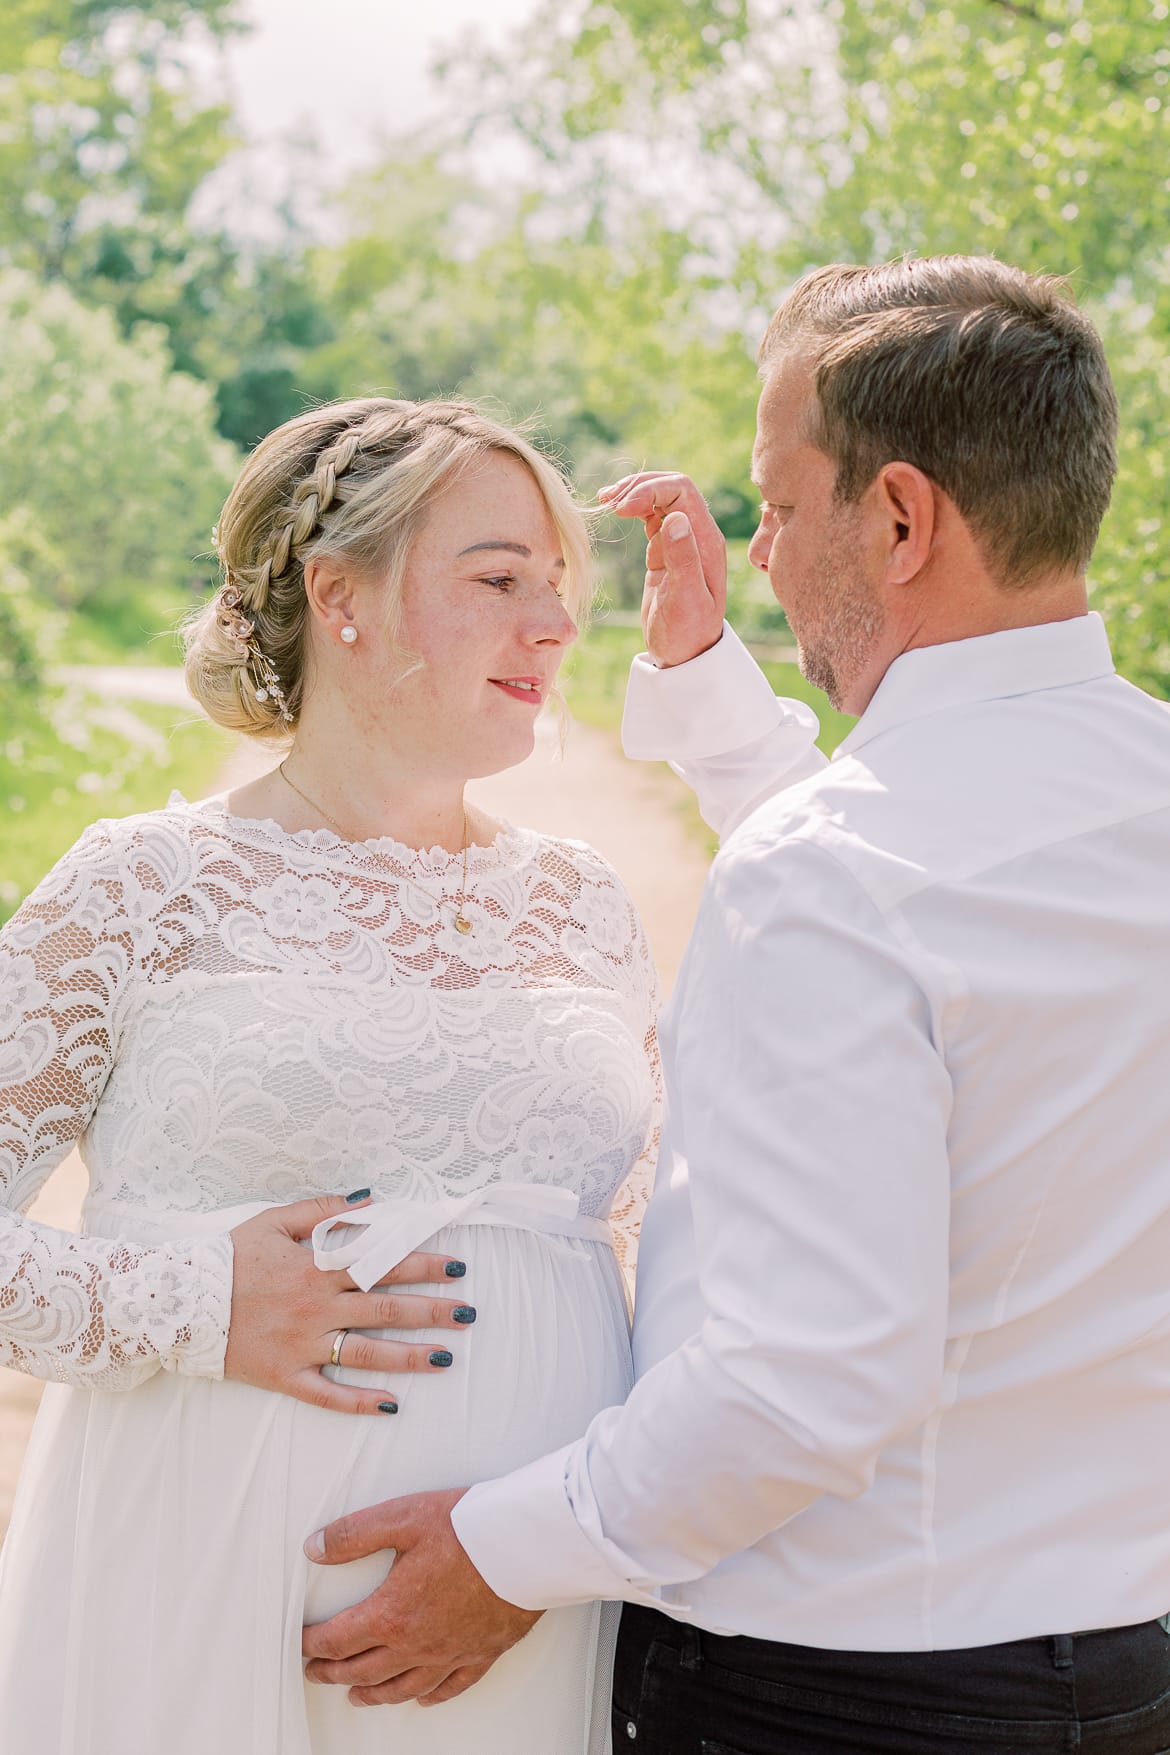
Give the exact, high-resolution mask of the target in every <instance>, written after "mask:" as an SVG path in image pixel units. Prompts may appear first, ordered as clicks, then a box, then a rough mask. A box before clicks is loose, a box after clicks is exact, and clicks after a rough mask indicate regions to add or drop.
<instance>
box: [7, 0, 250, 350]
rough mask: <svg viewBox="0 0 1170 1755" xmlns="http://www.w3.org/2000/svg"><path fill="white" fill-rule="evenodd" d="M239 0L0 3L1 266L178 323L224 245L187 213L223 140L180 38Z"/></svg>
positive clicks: (215, 268)
mask: <svg viewBox="0 0 1170 1755" xmlns="http://www.w3.org/2000/svg"><path fill="white" fill-rule="evenodd" d="M236 10H237V3H236V0H150V3H146V4H134V3H133V0H118V3H112V4H111V3H106V4H102V3H98V0H7V4H6V5H5V8H4V30H3V33H2V40H0V188H3V190H4V200H3V202H0V264H9V265H12V266H17V267H23V268H26V269H29V270H30V271H32V272H33V273H35V274H36V275H37V276H38V278H40V279H42V280H45V281H56V280H62V281H64V282H65V283H66V284H67V285H69V286H71V287H72V288H73V289H74V290H75V291H76V292H78V293H79V294H81V295H82V296H83V297H85V298H87V299H94V300H100V301H102V302H104V303H109V304H112V305H114V306H115V308H116V309H117V311H118V314H119V317H120V320H121V323H122V326H123V328H128V327H130V325H131V324H132V323H133V322H134V321H136V320H137V319H138V318H140V317H143V316H148V317H150V318H151V319H153V320H155V321H159V322H163V323H166V324H167V326H168V329H176V330H177V329H181V328H182V327H183V325H184V320H185V319H189V318H190V317H191V315H192V314H193V311H194V309H195V308H196V307H197V306H198V305H199V303H200V301H201V296H202V295H203V294H205V293H206V292H208V291H209V290H210V289H211V288H213V287H214V285H215V282H216V278H217V275H218V274H219V273H220V272H221V271H222V266H223V249H224V247H223V245H222V243H220V244H219V245H216V244H212V243H209V242H208V241H207V240H205V239H204V240H200V239H199V238H197V236H196V234H195V233H194V232H193V231H192V230H191V228H190V226H189V225H188V224H187V221H186V218H185V215H186V210H187V207H188V204H189V202H190V200H191V197H192V195H193V194H194V192H195V190H196V189H197V188H198V187H199V185H200V183H201V182H202V181H203V179H204V178H205V177H206V175H207V174H208V172H209V171H211V170H212V169H213V168H214V167H215V166H216V165H218V164H219V163H220V162H221V160H222V159H223V157H224V156H225V154H226V153H227V152H228V150H229V149H230V147H231V146H232V144H233V136H232V134H231V133H230V131H229V128H228V111H227V110H226V108H225V107H224V106H223V105H222V104H210V105H209V104H207V103H205V102H203V100H202V97H201V94H200V90H199V81H198V78H197V76H196V72H195V68H194V64H193V60H192V55H191V47H192V44H193V43H194V42H197V41H198V39H199V38H200V36H202V37H203V38H204V39H207V38H211V39H212V40H214V39H216V38H218V37H222V36H223V35H224V34H225V33H226V32H227V31H228V30H230V29H231V28H232V15H233V13H234V12H235V11H236Z"/></svg>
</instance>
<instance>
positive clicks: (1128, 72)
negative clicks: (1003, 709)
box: [0, 0, 1170, 886]
mask: <svg viewBox="0 0 1170 1755" xmlns="http://www.w3.org/2000/svg"><path fill="white" fill-rule="evenodd" d="M242 28H244V25H243V7H242V4H241V0H143V3H138V4H135V3H133V0H10V4H9V5H8V6H7V7H6V8H5V17H4V31H3V33H2V38H3V40H2V41H0V186H2V187H3V189H4V200H3V202H2V203H0V409H2V411H3V412H2V414H0V464H2V466H3V468H2V474H3V480H4V487H5V493H4V503H3V508H2V509H0V714H2V717H3V732H2V733H0V737H3V738H4V739H5V740H6V747H8V748H12V747H15V746H17V745H19V746H20V748H21V750H22V752H23V753H22V755H21V756H20V757H19V758H12V757H9V758H7V759H8V762H9V767H8V768H7V769H6V770H5V771H4V773H3V774H2V775H0V802H2V800H3V797H5V796H8V797H20V798H23V799H24V801H25V802H24V807H23V809H24V813H25V814H24V815H23V817H22V814H21V810H20V808H18V807H10V814H9V815H8V816H7V817H6V819H5V820H6V824H7V827H6V829H5V859H4V865H3V869H2V871H0V876H2V877H3V880H4V881H5V882H6V883H8V884H9V885H10V886H11V885H12V884H13V883H17V882H23V881H24V879H23V877H21V878H19V879H18V878H16V877H14V876H13V875H12V873H13V872H14V871H16V870H18V869H19V870H20V871H21V872H24V871H26V870H27V871H28V872H33V871H34V868H35V867H36V864H37V861H38V860H39V859H41V857H42V856H41V853H39V852H36V853H34V854H32V855H31V856H28V858H26V853H25V851H24V849H25V844H26V842H27V843H28V844H29V845H30V846H34V845H35V846H37V847H41V846H42V842H41V840H39V839H37V837H36V836H33V835H32V828H33V825H34V822H35V821H39V822H41V824H42V827H44V826H45V825H49V827H48V830H47V838H46V839H45V840H44V841H43V847H44V848H45V849H48V847H49V844H50V843H51V842H52V841H53V839H54V835H55V833H56V826H60V827H61V828H62V829H65V828H66V827H67V826H68V825H69V824H71V823H73V822H74V821H75V820H76V821H78V822H79V821H81V820H84V818H85V816H86V815H88V814H92V812H93V811H94V810H95V809H97V808H99V807H100V808H102V809H106V808H110V809H120V808H131V807H132V806H130V805H126V804H125V803H123V802H120V801H122V800H124V799H126V798H130V799H131V800H132V801H133V802H138V801H139V800H140V794H139V791H138V790H136V789H137V788H138V786H139V780H141V781H142V784H143V785H144V786H146V787H147V790H149V787H150V786H151V785H153V783H154V779H155V778H156V777H158V776H156V775H155V774H154V771H153V769H152V768H151V765H150V763H149V762H148V761H146V760H145V758H144V759H143V761H141V762H139V763H138V764H137V766H135V767H134V768H133V770H132V771H131V770H130V769H127V770H126V779H125V788H129V790H126V789H125V788H123V789H122V790H119V791H116V792H115V794H114V795H113V796H112V797H111V798H110V799H105V798H104V797H103V798H98V796H97V795H96V794H95V795H93V797H90V796H89V795H87V794H86V793H85V791H84V788H83V789H82V791H81V792H80V793H79V792H78V791H77V786H76V783H77V781H78V779H79V778H80V777H81V776H82V775H83V774H84V773H87V772H93V773H101V772H102V771H103V770H105V769H108V770H109V771H111V772H113V773H114V774H118V773H120V772H121V771H122V769H123V768H124V767H125V762H124V759H123V758H124V753H125V752H124V749H123V746H122V744H120V743H118V734H116V733H115V732H114V731H113V730H111V729H110V728H109V727H107V728H106V729H105V730H102V728H101V727H100V726H98V727H97V729H96V730H95V731H94V737H95V739H96V741H95V743H94V746H93V750H94V752H95V753H94V754H93V756H92V759H91V758H90V757H86V758H85V759H86V761H88V762H89V766H88V767H77V764H76V762H75V761H74V757H75V756H77V759H78V760H81V757H80V755H79V752H78V751H77V750H76V748H75V747H74V745H73V744H71V743H70V741H69V740H70V737H71V736H72V735H73V734H74V733H75V732H76V730H77V726H76V725H73V724H71V723H70V722H69V713H70V712H72V711H73V709H72V707H71V706H70V704H69V702H68V700H66V702H65V705H64V707H63V706H62V704H61V700H60V697H59V696H58V695H57V694H56V693H55V692H54V691H55V686H56V685H55V684H54V682H53V676H54V667H55V666H56V665H59V664H60V663H62V662H73V663H77V662H104V663H121V662H127V663H141V662H144V661H146V662H166V661H170V659H171V658H172V657H173V646H172V644H171V642H170V640H169V638H167V637H164V638H163V639H161V640H160V639H156V636H157V635H159V634H160V633H163V634H164V635H165V630H167V629H169V628H170V627H172V626H173V624H174V622H175V620H176V619H177V617H178V615H179V614H180V613H181V612H182V610H183V608H184V607H185V606H186V605H188V604H189V603H190V602H192V601H194V600H196V599H197V598H198V596H199V595H200V594H202V593H204V592H205V591H206V589H207V586H208V584H209V582H210V580H211V578H212V568H211V565H210V561H209V557H208V548H209V535H210V527H211V525H212V523H213V522H214V518H215V514H216V509H217V507H218V504H219V503H220V500H221V498H222V495H223V492H224V489H225V486H226V484H227V482H228V480H229V479H230V477H231V474H232V472H233V469H234V468H235V467H236V465H237V463H238V461H239V457H240V454H241V449H242V448H243V447H246V446H248V445H250V444H252V443H254V442H255V440H256V439H258V438H259V437H260V436H261V435H262V434H263V433H264V432H265V431H267V430H268V429H269V428H271V427H272V426H274V425H276V424H277V423H278V422H280V421H281V420H283V419H286V418H287V417H288V416H290V415H292V414H294V413H296V412H298V411H299V410H300V409H301V408H303V407H304V406H305V404H306V402H309V401H312V400H314V399H323V398H329V397H334V396H348V395H354V394H361V393H363V392H367V391H372V390H381V391H388V392H391V393H393V394H396V395H402V396H411V397H414V396H425V395H429V394H432V393H435V392H443V393H454V394H467V395H473V396H476V397H478V398H481V399H486V400H487V401H488V403H489V405H491V406H493V407H495V408H496V409H498V410H499V411H500V412H502V413H504V414H505V415H508V416H515V417H521V418H523V417H534V418H535V421H536V425H537V428H538V430H539V434H540V440H541V442H542V443H544V444H546V445H547V446H548V447H549V448H550V449H552V450H553V451H554V452H555V453H557V454H558V455H559V456H561V457H562V458H563V459H564V461H565V463H566V465H567V466H569V467H570V468H571V469H572V471H573V473H574V474H575V476H576V478H577V480H578V481H579V483H580V485H581V486H582V488H583V490H584V491H585V492H586V493H591V492H592V491H593V490H595V489H596V487H597V486H598V485H599V484H600V483H601V482H603V481H605V480H607V479H612V478H613V477H614V476H615V475H616V474H618V473H624V472H626V471H627V470H630V469H633V468H637V467H641V466H642V465H645V464H654V465H664V466H669V467H675V468H681V469H684V470H687V471H688V472H690V473H691V474H693V475H694V476H695V478H696V480H698V481H699V483H700V484H701V486H702V487H703V489H704V491H705V492H706V493H707V495H708V497H709V500H710V503H711V505H712V508H713V510H714V511H715V513H716V516H717V517H718V518H719V520H720V522H721V524H722V525H723V528H724V530H725V531H726V533H727V534H728V536H729V538H731V540H732V548H733V557H732V563H733V564H732V599H731V600H732V606H733V614H734V616H735V618H736V620H737V622H738V623H739V624H740V625H742V626H743V627H744V628H745V630H747V631H748V632H749V633H751V634H753V635H754V636H755V637H756V638H757V639H758V640H759V641H761V642H763V643H765V644H767V645H768V646H770V647H776V646H782V645H783V644H784V642H785V641H786V638H787V632H786V628H785V625H784V621H783V617H782V615H781V614H780V612H779V610H778V609H777V608H776V605H775V602H774V600H773V599H772V597H771V595H770V593H769V592H768V589H767V586H766V583H765V582H764V581H763V580H761V579H760V578H759V576H758V575H755V574H753V573H752V571H751V569H750V568H748V567H747V565H746V561H745V559H744V554H743V544H744V539H745V538H746V536H747V535H748V534H749V532H750V529H751V526H752V522H753V517H754V510H753V499H754V496H753V492H752V490H751V488H750V484H749V482H748V463H749V458H750V451H751V440H752V429H753V420H754V404H755V398H756V393H757V380H756V377H755V371H754V365H753V354H754V347H755V343H756V340H757V338H758V336H759V334H760V332H761V330H762V327H763V325H764V323H765V321H766V319H767V316H768V315H769V313H770V311H771V310H772V309H773V308H774V306H775V304H776V303H777V301H778V300H779V298H780V297H781V296H782V294H783V293H784V291H785V290H786V288H787V287H788V286H789V285H790V284H791V282H792V280H793V279H794V278H795V277H796V276H797V275H798V274H799V273H800V272H802V271H803V270H804V269H805V268H806V267H808V266H809V265H811V264H813V263H817V262H823V261H826V260H832V259H847V260H861V261H876V260H881V259H884V258H886V257H889V256H893V255H898V254H900V253H902V252H903V251H907V250H909V251H915V252H936V251H945V250H957V251H994V252H995V253H997V254H999V255H1001V256H1004V257H1006V258H1008V259H1011V260H1013V261H1016V262H1019V263H1021V264H1022V265H1023V266H1025V267H1028V268H1032V269H1044V270H1052V271H1059V272H1061V273H1066V274H1068V275H1069V276H1070V278H1071V280H1072V284H1073V286H1074V289H1075V290H1076V293H1077V295H1078V297H1080V298H1081V299H1082V300H1083V301H1084V303H1085V304H1086V306H1087V308H1088V309H1089V310H1090V312H1091V314H1092V315H1093V317H1094V319H1095V320H1096V321H1097V322H1098V323H1099V325H1100V327H1101V330H1102V333H1103V334H1104V336H1105V340H1106V345H1107V348H1108V351H1109V355H1110V359H1111V363H1112V366H1113V370H1114V374H1115V377H1116V379H1117V383H1118V390H1119V394H1120V398H1121V403H1122V410H1123V429H1122V441H1121V460H1122V473H1121V477H1120V480H1119V483H1118V487H1117V491H1116V494H1115V498H1114V505H1113V508H1112V510H1111V512H1110V515H1109V518H1108V520H1107V522H1106V527H1105V531H1104V533H1103V537H1102V541H1101V544H1100V547H1099V550H1098V553H1097V556H1096V558H1095V561H1094V565H1093V570H1092V584H1093V589H1094V594H1095V595H1094V601H1095V603H1096V604H1097V605H1098V606H1099V607H1100V609H1101V610H1102V611H1103V613H1104V614H1105V616H1106V618H1107V620H1108V623H1109V627H1110V632H1111V635H1112V638H1113V641H1114V646H1115V650H1116V653H1117V655H1118V659H1119V662H1120V665H1121V668H1122V669H1123V670H1124V671H1125V673H1126V674H1127V675H1129V676H1131V677H1132V678H1133V679H1134V680H1135V681H1138V682H1140V683H1142V684H1143V685H1144V686H1146V687H1148V688H1151V689H1153V690H1155V691H1157V692H1161V693H1163V694H1170V542H1168V540H1167V537H1168V535H1170V428H1168V425H1167V420H1166V409H1167V407H1168V406H1170V251H1168V249H1167V243H1166V240H1167V237H1168V236H1170V119H1168V118H1170V6H1168V4H1167V0H1116V3H1115V4H1112V5H1110V6H1109V7H1108V8H1105V7H1104V6H1102V5H1100V4H1096V3H1094V0H949V3H948V4H945V5H941V6H935V5H933V4H931V3H930V0H686V4H667V3H666V0H533V7H532V14H531V16H530V18H529V19H528V20H527V21H526V23H525V25H524V27H523V28H522V29H521V30H520V31H518V32H517V33H516V34H515V36H514V37H513V38H512V40H511V41H509V42H508V43H506V44H505V45H504V46H503V48H502V49H500V50H499V51H498V52H494V53H488V52H487V51H486V50H485V49H484V48H483V47H482V45H481V44H476V43H475V42H474V41H473V40H471V39H469V40H467V41H465V42H463V43H461V44H455V45H454V46H453V48H452V51H451V53H450V54H449V55H448V57H447V60H446V63H445V66H444V68H443V73H442V77H443V80H444V82H445V85H444V89H445V93H446V98H447V106H446V108H447V115H448V116H449V118H450V123H449V125H446V124H445V125H439V126H436V127H435V128H433V129H431V130H429V131H428V132H427V133H426V134H425V137H420V138H419V140H418V141H417V142H408V141H404V140H399V141H398V142H396V143H394V144H393V145H392V147H389V148H387V149H386V151H385V154H384V157H383V159H382V161H381V162H373V163H372V164H371V166H370V168H369V169H368V170H367V171H365V172H363V174H362V175H361V176H359V177H356V178H354V179H353V180H352V182H351V183H350V185H349V186H348V187H346V188H342V189H337V190H333V191H330V192H329V199H328V202H327V203H326V205H327V207H328V211H329V213H330V217H331V222H332V224H331V230H330V234H329V238H328V241H325V240H323V239H321V238H320V237H317V236H315V235H312V234H311V232H310V230H309V229H308V225H307V222H306V219H305V216H304V215H303V214H301V215H298V213H297V212H296V211H295V210H284V209H282V210H280V211H279V212H278V211H276V210H275V204H274V210H273V211H271V212H266V213H264V214H263V215H259V216H257V217H258V218H259V219H260V220H261V221H262V223H260V224H258V225H257V226H256V228H255V235H254V236H251V237H244V236H242V235H241V229H240V227H239V226H237V227H236V228H235V229H234V230H232V229H229V228H228V227H227V226H226V224H224V223H222V222H221V221H218V220H207V219H204V220H202V221H200V220H199V219H198V218H197V217H196V216H197V214H198V213H199V212H200V211H201V209H200V208H199V206H198V203H195V202H194V198H195V196H196V195H197V194H198V193H199V192H200V191H201V190H202V189H204V188H205V186H206V179H207V178H208V176H209V175H211V174H212V173H214V172H215V171H216V170H217V168H219V167H221V166H223V164H224V161H225V159H226V157H227V155H228V154H229V153H230V151H231V150H232V148H233V145H234V143H235V140H236V137H237V126H236V122H235V120H234V118H233V116H232V114H231V112H230V108H229V107H228V106H225V104H224V103H223V102H222V100H221V96H220V93H221V91H222V89H223V85H222V82H216V81H215V80H214V79H212V80H208V79H207V78H206V77H205V76H201V74H200V72H199V54H202V55H203V56H204V58H205V59H204V66H206V64H207V63H206V56H207V55H208V54H210V55H211V56H212V57H213V58H214V54H215V46H216V44H217V43H221V42H222V41H224V40H225V39H226V37H227V36H228V35H230V33H231V32H233V31H235V30H238V29H242ZM387 28H388V29H392V28H393V27H392V23H391V22H389V21H388V25H387ZM197 51H198V53H197ZM212 64H214V60H212ZM488 146H492V147H493V148H495V147H500V148H502V149H503V151H504V156H505V158H506V162H507V163H508V165H509V166H511V167H513V168H512V169H510V170H509V171H508V173H507V175H506V176H505V175H498V174H497V173H496V171H495V170H494V169H490V170H489V169H485V166H488V165H494V163H495V161H494V160H493V159H492V158H491V156H490V155H485V153H484V151H483V150H481V149H483V148H485V147H488ZM501 162H503V161H502V160H501ZM600 537H601V541H600V564H601V571H602V574H603V577H604V581H605V586H606V593H607V597H608V600H609V602H610V604H611V605H612V606H615V607H616V608H618V609H619V610H622V609H624V610H625V611H626V612H627V613H628V612H629V611H631V610H632V609H633V608H634V607H635V606H636V604H637V601H638V598H639V596H640V589H641V574H642V561H641V552H640V544H639V542H638V541H637V540H636V538H634V537H632V536H631V535H629V534H627V533H623V532H621V531H619V530H617V529H616V528H612V527H611V528H608V529H607V528H605V527H603V528H602V530H601V532H600ZM634 640H636V635H635V634H631V632H630V631H629V630H628V629H619V628H614V627H609V628H600V629H598V630H597V631H596V632H595V634H594V635H593V636H591V638H590V640H589V642H588V643H587V645H586V646H585V647H584V649H583V651H582V654H581V655H580V657H579V658H578V659H577V660H576V661H575V664H576V670H575V674H574V675H573V677H572V679H571V681H570V688H571V689H572V691H573V699H574V703H575V705H576V708H577V710H578V711H579V712H580V713H581V714H582V715H585V716H590V717H594V718H597V719H598V720H600V721H604V722H605V723H607V724H611V725H612V723H613V722H614V719H615V716H616V710H617V702H618V698H619V695H620V688H621V682H622V678H623V676H624V664H625V658H626V656H627V655H628V650H629V647H630V645H631V644H632V643H633V641H634ZM777 677H778V683H779V686H781V687H782V688H783V689H785V690H786V691H788V692H791V693H802V692H803V688H804V685H803V684H802V683H801V682H800V679H799V675H798V673H797V672H796V670H795V668H794V667H793V666H791V665H790V664H784V665H782V666H781V669H780V670H779V671H778V672H777ZM63 715H64V716H63ZM86 722H87V723H88V722H89V721H88V720H87V721H86ZM825 724H826V743H829V742H832V741H835V740H836V738H837V736H839V734H840V730H841V727H840V726H839V725H838V724H836V723H835V721H833V720H830V719H826V721H825ZM123 729H125V727H124V728H123ZM103 739H105V740H107V741H103ZM124 741H125V740H123V742H124ZM197 741H198V740H197V739H195V738H194V737H193V738H192V745H193V746H194V743H196V742H197ZM131 743H133V740H132V739H131ZM134 747H136V748H141V747H142V746H141V744H139V745H135V746H134ZM54 750H56V751H57V755H56V756H55V755H54V754H53V751H54ZM58 758H59V759H60V763H61V766H60V767H59V770H58V769H53V770H52V771H51V768H50V764H51V763H52V762H53V761H57V760H58ZM132 773H133V774H135V775H138V776H139V779H132V777H131V774H132ZM119 784H121V783H119ZM62 794H64V795H65V796H66V797H67V798H68V807H67V806H66V804H65V803H64V802H62ZM54 797H55V798H56V800H57V802H56V803H55V804H53V803H52V802H51V801H52V799H53V798H54ZM79 811H80V815H78V812H79ZM39 813H44V814H43V815H42V814H39ZM70 832H71V831H70ZM37 835H38V836H39V835H40V830H38V831H37ZM9 842H12V843H13V844H14V845H18V846H19V851H18V852H17V853H13V854H10V851H9V846H8V843H9ZM30 860H31V862H30ZM21 862H24V863H21Z"/></svg>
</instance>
